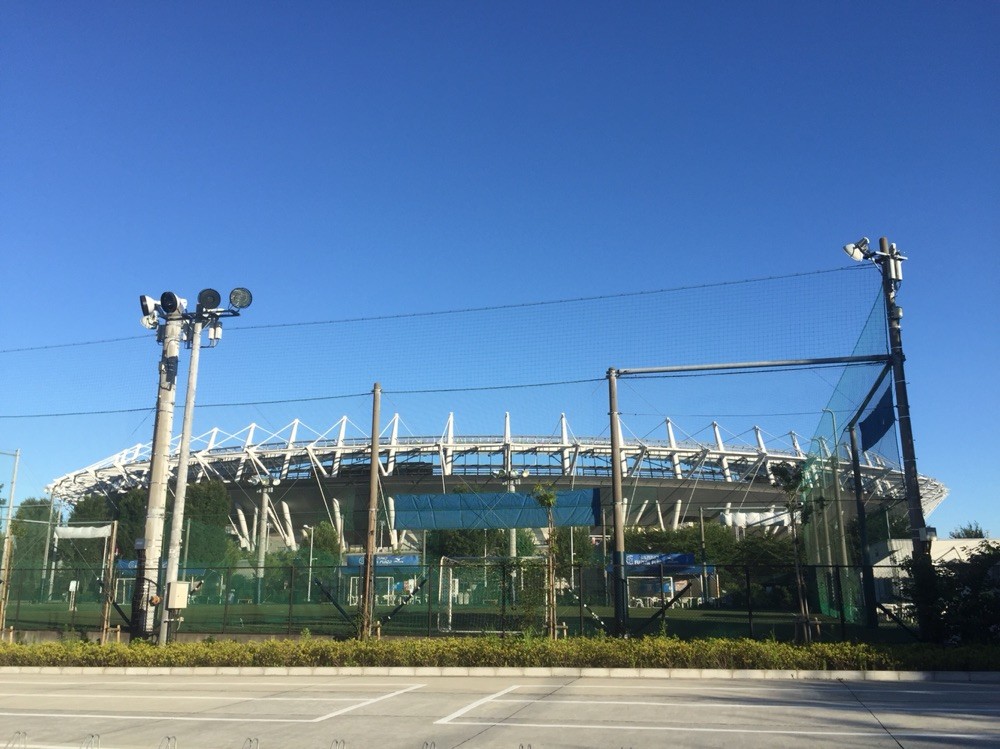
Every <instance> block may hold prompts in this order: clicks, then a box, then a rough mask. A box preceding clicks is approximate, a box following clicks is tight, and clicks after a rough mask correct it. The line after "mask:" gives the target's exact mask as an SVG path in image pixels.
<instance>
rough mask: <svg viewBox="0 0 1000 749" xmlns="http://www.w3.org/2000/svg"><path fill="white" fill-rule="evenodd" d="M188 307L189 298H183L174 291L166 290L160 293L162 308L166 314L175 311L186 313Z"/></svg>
mask: <svg viewBox="0 0 1000 749" xmlns="http://www.w3.org/2000/svg"><path fill="white" fill-rule="evenodd" d="M186 308H187V299H182V298H181V297H179V296H177V295H176V294H175V293H174V292H172V291H164V292H163V293H162V294H161V295H160V309H161V310H163V313H164V314H165V315H172V314H173V313H174V312H180V313H182V314H183V313H184V310H185V309H186Z"/></svg>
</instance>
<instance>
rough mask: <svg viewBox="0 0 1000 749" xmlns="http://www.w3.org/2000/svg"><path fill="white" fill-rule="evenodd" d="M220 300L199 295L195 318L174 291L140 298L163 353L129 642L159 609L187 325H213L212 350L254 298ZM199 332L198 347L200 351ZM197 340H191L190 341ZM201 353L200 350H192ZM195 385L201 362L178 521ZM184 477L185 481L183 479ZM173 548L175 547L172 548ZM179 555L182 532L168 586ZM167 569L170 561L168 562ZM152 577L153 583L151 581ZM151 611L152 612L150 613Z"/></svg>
mask: <svg viewBox="0 0 1000 749" xmlns="http://www.w3.org/2000/svg"><path fill="white" fill-rule="evenodd" d="M220 301H221V297H220V296H219V293H218V292H217V291H214V290H213V289H204V290H203V291H202V292H201V293H199V295H198V306H197V309H196V311H195V312H194V313H189V312H188V311H187V300H186V299H183V298H182V297H179V296H177V294H175V293H174V292H172V291H165V292H163V294H161V295H160V300H159V302H157V301H156V300H155V299H153V297H150V296H146V295H141V296H140V297H139V307H140V309H141V310H142V320H141V321H142V325H143V327H145V328H147V329H149V330H155V331H156V340H157V341H158V342H159V343H161V344H162V347H163V350H162V355H161V358H160V365H159V373H160V380H159V387H158V390H157V394H156V421H155V424H154V427H153V444H152V449H151V453H152V455H151V458H150V466H149V499H148V501H147V505H146V526H145V529H144V535H143V538H141V539H137V540H136V550H137V552H138V553H137V557H138V559H137V563H136V584H135V590H134V592H133V594H132V620H131V622H130V630H131V636H132V637H136V638H139V639H148V638H149V637H151V636H152V634H153V624H154V618H155V613H156V609H155V605H156V604H157V603H159V600H160V598H159V596H158V595H156V588H157V586H158V583H159V571H160V556H161V554H162V551H163V520H164V516H165V514H166V505H167V481H168V476H169V469H170V440H171V434H172V431H173V421H174V404H175V403H176V400H177V370H178V362H179V359H180V341H181V337H182V334H183V328H184V326H185V324H191V323H194V322H197V321H200V322H201V323H204V322H205V321H210V323H211V327H210V328H209V339H210V341H212V342H213V343H212V345H214V343H216V342H218V339H219V338H220V337H221V331H222V329H221V327H220V326H219V323H218V319H219V318H221V317H231V316H235V315H238V314H239V311H240V310H241V309H243V308H245V307H249V306H250V304H251V302H252V301H253V296H252V295H251V294H250V292H249V291H248V290H247V289H244V288H236V289H233V291H232V292H231V293H230V295H229V307H228V309H223V308H220V307H219V306H218V305H219V302H220ZM200 332H201V330H200V327H199V328H198V338H197V343H198V345H199V346H200ZM195 340H196V339H195V338H194V337H193V335H192V341H195ZM194 350H197V349H194ZM196 379H197V359H195V360H194V361H193V362H192V369H191V371H190V372H189V379H188V388H189V391H188V394H187V403H186V406H185V420H186V421H187V424H186V427H187V429H188V432H187V435H186V437H184V436H182V438H181V444H180V448H181V455H180V456H179V458H180V460H179V461H178V480H179V482H180V481H182V482H183V484H182V486H180V487H179V492H178V494H179V496H178V502H179V503H178V506H177V507H176V508H175V511H176V510H177V509H179V510H180V512H178V513H177V515H178V516H179V517H180V520H181V521H183V503H184V499H183V497H184V494H183V492H184V490H185V489H186V485H187V459H188V453H187V450H188V449H189V443H190V417H191V412H189V409H193V408H194V386H195V381H196ZM181 476H183V478H181ZM174 544H177V546H176V548H174ZM179 551H180V530H179V529H178V530H177V531H176V532H173V533H171V556H172V558H173V560H174V566H173V577H172V578H171V577H170V575H169V574H168V575H167V582H176V578H177V559H178V557H179ZM168 563H169V559H168ZM150 574H152V577H150ZM151 607H152V608H151ZM164 638H165V632H164V630H163V629H162V626H161V630H160V642H161V644H162V643H163V642H164V641H165V640H164Z"/></svg>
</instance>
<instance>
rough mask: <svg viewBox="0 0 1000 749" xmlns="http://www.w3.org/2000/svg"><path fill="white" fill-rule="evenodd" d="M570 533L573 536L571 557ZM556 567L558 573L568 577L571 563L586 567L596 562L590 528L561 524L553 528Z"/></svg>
mask: <svg viewBox="0 0 1000 749" xmlns="http://www.w3.org/2000/svg"><path fill="white" fill-rule="evenodd" d="M570 533H572V536H573V545H572V552H573V553H572V559H571V556H570ZM555 548H556V568H557V569H558V571H559V574H560V575H562V576H564V577H568V576H569V575H570V574H571V565H572V564H574V563H575V564H576V565H578V566H583V567H587V566H590V565H592V564H595V563H597V561H598V560H597V549H595V548H594V545H593V544H592V543H591V542H590V528H585V527H583V526H577V527H574V528H569V527H567V526H562V527H559V528H556V529H555Z"/></svg>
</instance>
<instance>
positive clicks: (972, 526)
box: [948, 520, 990, 538]
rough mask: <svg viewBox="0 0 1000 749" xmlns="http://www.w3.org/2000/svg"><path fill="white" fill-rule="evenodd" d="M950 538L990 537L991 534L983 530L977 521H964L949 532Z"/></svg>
mask: <svg viewBox="0 0 1000 749" xmlns="http://www.w3.org/2000/svg"><path fill="white" fill-rule="evenodd" d="M948 537H949V538H989V537H990V534H989V533H988V532H987V531H984V530H983V526H981V525H980V524H979V523H978V522H977V521H975V520H973V521H972V522H969V523H963V524H962V525H960V526H958V527H957V528H956V529H955V530H953V531H952V532H951V533H949V534H948Z"/></svg>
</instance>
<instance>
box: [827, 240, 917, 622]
mask: <svg viewBox="0 0 1000 749" xmlns="http://www.w3.org/2000/svg"><path fill="white" fill-rule="evenodd" d="M844 252H846V253H847V254H848V255H849V256H850V257H851V258H852V259H854V260H857V261H859V262H862V261H864V260H870V261H871V262H872V264H873V265H875V266H876V267H877V268H878V269H879V272H880V273H881V275H882V296H883V297H884V299H885V313H886V321H887V323H888V326H889V362H890V364H891V365H892V379H893V390H894V392H895V394H896V411H897V415H898V421H899V438H900V452H901V453H902V457H903V484H904V492H905V496H906V506H907V509H908V512H909V520H910V538H911V540H912V542H913V561H914V564H915V565H916V566H917V568H921V569H923V568H927V567H929V565H930V542H931V540H932V539H933V538H934V533H935V531H934V528H928V527H927V525H926V523H925V520H924V508H923V505H922V504H921V502H920V483H919V476H918V474H917V457H916V451H915V450H914V447H913V426H912V425H911V423H910V399H909V396H908V395H907V391H906V372H905V370H904V368H903V362H904V361H905V360H906V357H905V356H904V355H903V333H902V329H901V326H900V320H901V319H902V317H903V310H902V308H901V307H900V306H899V305H897V304H896V291H897V290H898V289H899V285H900V284H901V283H902V281H903V261H904V260H906V257H904V256H903V255H901V254H900V252H899V250H898V249H897V248H896V244H895V243H892V244H890V243H889V240H888V239H886V238H885V237H881V238H880V239H879V248H878V250H873V249H871V247H870V245H869V240H868V237H862V238H861V239H859V240H858V241H857V242H854V243H852V244H847V245H844ZM852 426H853V425H852ZM852 435H853V430H852ZM852 449H853V448H852ZM854 452H855V456H852V457H853V458H854V460H855V462H856V461H857V457H856V455H857V450H856V449H854ZM859 478H860V471H859V470H858V469H857V468H855V482H856V483H857V482H858V481H859ZM859 490H860V487H856V489H855V491H859ZM918 608H919V607H918ZM917 613H918V618H919V619H921V621H920V628H921V633H922V634H926V633H927V627H928V625H929V623H928V622H925V621H923V619H924V618H925V617H923V616H922V615H921V612H920V611H919V610H918V612H917Z"/></svg>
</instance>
